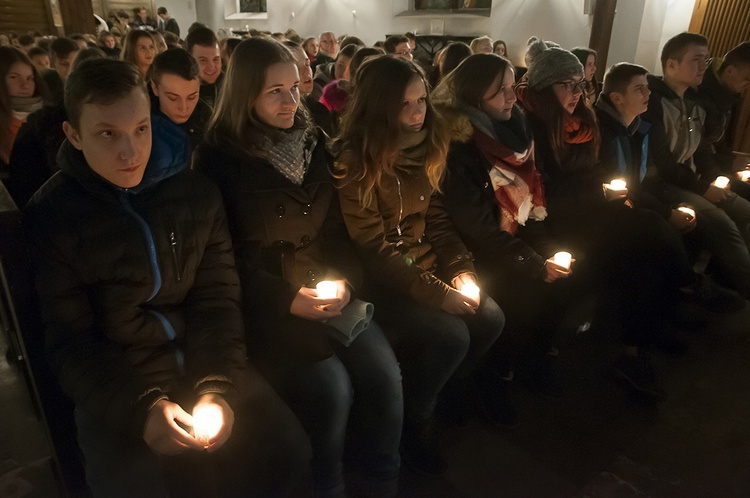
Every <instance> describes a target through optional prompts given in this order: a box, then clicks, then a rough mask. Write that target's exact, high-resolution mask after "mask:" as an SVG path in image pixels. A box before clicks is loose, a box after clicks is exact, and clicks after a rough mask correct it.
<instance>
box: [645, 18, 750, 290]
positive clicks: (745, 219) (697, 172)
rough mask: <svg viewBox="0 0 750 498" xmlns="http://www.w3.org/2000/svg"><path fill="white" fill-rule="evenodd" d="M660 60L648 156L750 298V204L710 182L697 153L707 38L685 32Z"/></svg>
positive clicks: (649, 115)
mask: <svg viewBox="0 0 750 498" xmlns="http://www.w3.org/2000/svg"><path fill="white" fill-rule="evenodd" d="M661 62H662V69H663V71H664V77H663V78H657V77H655V76H651V75H650V76H649V77H648V83H649V89H650V90H651V96H650V98H649V104H648V110H647V111H646V113H645V114H644V118H645V119H646V121H648V122H649V124H650V125H651V132H650V136H651V143H650V144H649V155H650V157H651V159H652V160H653V162H654V165H655V166H656V170H657V171H658V173H659V176H660V177H661V178H662V179H663V180H664V181H665V182H666V183H667V184H668V185H669V190H670V192H671V194H672V195H673V196H674V199H675V200H676V201H677V202H684V203H686V204H689V205H690V206H691V207H693V208H694V209H695V211H696V212H697V214H698V216H699V222H700V219H702V220H703V221H702V222H701V224H702V226H703V227H704V228H705V230H706V239H705V240H706V243H707V245H708V247H709V249H710V251H711V254H712V256H713V260H714V261H715V262H716V263H717V267H718V268H720V270H721V273H722V274H723V277H724V278H725V279H726V280H727V281H728V282H729V283H730V284H731V285H732V286H733V287H734V288H735V289H736V290H737V291H739V293H740V294H741V295H742V296H743V297H745V298H746V299H747V298H750V252H748V244H750V203H748V201H747V200H745V199H743V198H742V197H739V196H737V195H736V194H735V193H734V192H732V191H731V190H728V189H725V188H720V187H719V186H716V185H714V184H713V183H711V182H712V180H713V178H711V177H710V176H706V175H707V171H706V165H705V164H702V163H700V161H699V156H697V155H696V154H695V152H696V151H697V150H698V147H699V145H700V144H701V141H702V140H703V137H704V135H705V134H706V132H707V130H708V128H707V122H706V111H705V109H704V108H703V107H702V106H701V105H700V103H699V102H698V100H697V97H696V95H695V91H694V90H693V88H694V87H696V86H698V85H700V84H701V82H702V81H703V76H704V74H705V72H706V70H707V69H708V41H707V40H706V39H705V37H703V36H701V35H699V34H695V33H680V34H679V35H676V36H674V37H672V38H671V39H669V40H668V41H667V43H666V44H665V45H664V48H663V49H662V54H661ZM709 128H710V127H709Z"/></svg>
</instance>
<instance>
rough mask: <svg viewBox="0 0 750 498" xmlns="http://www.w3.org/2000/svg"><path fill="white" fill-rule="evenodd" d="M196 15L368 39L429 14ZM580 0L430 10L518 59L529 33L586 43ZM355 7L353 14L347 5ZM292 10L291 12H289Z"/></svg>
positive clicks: (400, 6) (298, 11) (202, 9)
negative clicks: (479, 10)
mask: <svg viewBox="0 0 750 498" xmlns="http://www.w3.org/2000/svg"><path fill="white" fill-rule="evenodd" d="M195 1H196V4H197V13H198V20H199V21H201V22H204V23H206V24H208V26H210V27H211V28H213V29H219V28H222V27H230V28H235V29H237V28H244V26H245V25H248V26H249V27H250V28H254V29H259V30H268V31H285V30H286V29H287V28H289V27H291V28H294V29H295V30H296V31H297V32H298V33H299V34H300V35H301V36H303V37H305V36H318V35H319V34H320V33H321V32H323V31H329V30H330V31H333V32H335V33H336V34H337V35H338V34H342V33H347V34H354V35H356V36H359V37H360V38H362V39H363V40H364V41H365V42H366V43H368V44H371V43H374V42H376V41H377V40H382V39H384V38H385V35H386V34H393V33H404V32H406V31H416V32H417V33H418V34H419V33H422V34H428V33H429V31H430V17H413V16H399V17H396V16H395V14H397V13H399V12H401V11H404V10H406V4H407V0H390V1H389V0H269V1H268V19H266V20H232V21H227V20H225V19H224V5H223V4H224V2H220V1H215V0H195ZM583 3H584V0H494V1H493V3H492V15H491V17H477V16H462V15H450V16H436V17H434V18H435V19H443V20H445V28H444V33H445V34H448V35H466V36H471V35H482V34H488V35H489V36H491V37H492V38H495V39H496V38H502V39H503V40H505V41H506V42H507V44H508V50H509V54H510V56H511V58H513V60H514V61H516V62H520V61H521V60H522V59H523V54H524V53H525V46H526V40H527V39H528V38H529V37H530V36H531V35H537V36H540V37H542V38H544V39H548V40H554V41H556V42H557V43H559V44H561V45H562V46H564V47H568V48H572V47H574V46H577V45H586V44H587V43H588V40H589V33H590V24H589V23H590V20H589V16H588V15H585V14H584V13H583ZM354 10H355V11H356V15H354V14H353V13H352V11H354ZM292 12H294V17H292Z"/></svg>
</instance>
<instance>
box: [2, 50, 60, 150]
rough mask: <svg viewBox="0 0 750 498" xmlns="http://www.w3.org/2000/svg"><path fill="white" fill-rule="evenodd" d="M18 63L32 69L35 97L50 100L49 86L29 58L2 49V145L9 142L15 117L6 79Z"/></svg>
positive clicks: (20, 52) (18, 52)
mask: <svg viewBox="0 0 750 498" xmlns="http://www.w3.org/2000/svg"><path fill="white" fill-rule="evenodd" d="M17 62H22V63H23V64H26V65H27V66H29V67H30V68H31V72H32V74H33V75H34V84H35V87H34V96H41V97H42V98H43V99H44V100H45V101H48V100H49V92H48V91H47V85H46V83H45V82H44V80H43V79H42V76H41V75H40V74H39V71H37V69H36V66H35V65H34V63H33V62H31V59H29V56H28V55H26V54H25V53H24V52H23V51H21V50H18V49H17V48H15V47H0V143H2V144H3V145H5V144H4V142H5V141H6V140H8V132H9V131H10V130H9V127H8V126H9V124H10V118H11V117H12V116H13V108H12V106H11V103H10V95H8V87H7V86H6V84H5V77H6V76H7V75H8V71H10V67H11V66H12V65H13V64H15V63H17Z"/></svg>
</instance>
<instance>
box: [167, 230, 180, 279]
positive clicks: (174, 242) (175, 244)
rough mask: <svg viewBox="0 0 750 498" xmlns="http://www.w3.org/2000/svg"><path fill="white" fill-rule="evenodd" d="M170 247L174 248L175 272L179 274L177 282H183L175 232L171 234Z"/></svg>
mask: <svg viewBox="0 0 750 498" xmlns="http://www.w3.org/2000/svg"><path fill="white" fill-rule="evenodd" d="M169 245H170V247H171V248H172V259H173V260H174V267H175V271H176V272H177V281H178V282H179V281H180V280H182V272H181V271H180V265H179V262H178V260H177V239H176V238H175V236H174V230H172V231H171V232H169Z"/></svg>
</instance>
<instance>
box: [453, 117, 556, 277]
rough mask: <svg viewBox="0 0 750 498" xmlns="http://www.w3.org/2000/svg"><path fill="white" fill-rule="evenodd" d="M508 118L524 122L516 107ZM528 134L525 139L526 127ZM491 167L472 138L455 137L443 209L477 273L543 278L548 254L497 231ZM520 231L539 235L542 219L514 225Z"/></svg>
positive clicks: (499, 230)
mask: <svg viewBox="0 0 750 498" xmlns="http://www.w3.org/2000/svg"><path fill="white" fill-rule="evenodd" d="M512 119H514V120H516V121H518V122H520V123H524V124H525V122H526V120H525V118H524V116H523V115H522V114H521V112H520V111H519V110H518V109H516V110H514V112H513V118H512ZM466 121H467V125H468V126H471V125H470V124H468V119H467V120H466ZM527 133H528V136H529V138H530V131H527ZM491 168H492V165H491V164H490V163H489V162H488V161H487V159H485V157H484V156H483V155H482V153H481V152H480V150H479V148H478V147H477V146H476V144H475V143H474V142H473V141H472V140H470V139H467V140H465V141H464V140H454V141H453V142H452V143H451V147H450V151H449V153H448V159H447V173H446V175H445V178H444V179H443V185H442V197H443V202H444V204H445V209H446V210H447V211H448V214H449V215H450V217H451V219H452V220H453V223H454V225H455V226H456V228H457V229H458V231H459V232H460V234H461V237H462V238H463V240H464V242H465V243H466V246H467V247H468V249H469V250H470V251H471V252H472V253H473V254H474V258H475V262H474V264H475V265H476V266H477V270H478V272H479V275H480V276H491V275H494V274H495V273H497V272H510V273H514V274H518V273H520V274H523V275H525V276H526V277H528V278H532V279H540V278H544V276H545V271H544V262H545V259H546V257H549V256H551V255H552V254H545V255H544V256H543V255H540V254H537V252H536V250H535V249H533V248H532V247H531V246H530V245H528V244H527V243H526V242H524V240H522V239H521V238H519V237H516V236H514V235H512V234H510V233H508V232H506V231H503V230H501V229H500V218H501V213H500V209H501V208H500V204H499V203H498V201H497V198H496V197H495V192H494V190H493V187H492V181H491V180H490V175H489V171H490V169H491ZM524 230H527V231H529V232H532V231H533V232H537V233H538V232H539V231H540V230H541V231H543V228H542V223H540V222H536V221H533V220H529V221H528V222H527V227H523V226H521V227H519V232H523V231H524ZM542 238H543V237H542ZM545 245H549V247H547V248H546V249H550V248H551V247H552V245H551V244H545ZM537 249H538V250H543V249H541V248H539V247H537Z"/></svg>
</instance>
